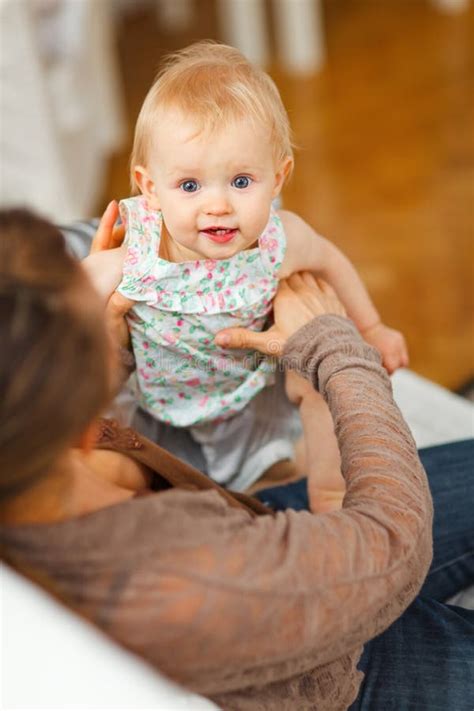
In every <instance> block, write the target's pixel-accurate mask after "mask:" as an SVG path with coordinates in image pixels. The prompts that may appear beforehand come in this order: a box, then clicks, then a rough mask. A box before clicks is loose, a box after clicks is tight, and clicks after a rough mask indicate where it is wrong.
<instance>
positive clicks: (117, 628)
mask: <svg viewBox="0 0 474 711" xmlns="http://www.w3.org/2000/svg"><path fill="white" fill-rule="evenodd" d="M284 360H285V361H286V363H287V365H288V364H291V366H292V367H295V368H297V369H298V371H299V372H300V373H302V374H303V375H305V376H306V377H307V378H310V379H311V380H312V381H313V383H314V384H315V386H316V387H318V388H319V390H320V392H322V393H323V395H324V397H325V398H326V399H327V401H328V404H329V407H330V409H331V412H332V414H333V417H334V421H335V425H336V434H337V437H338V439H339V444H340V448H341V455H342V466H343V474H344V476H345V478H346V481H347V494H346V497H345V499H344V508H343V510H342V511H338V512H334V513H331V514H325V515H319V516H318V515H313V514H311V513H309V512H299V513H296V512H294V511H286V512H284V513H278V514H275V515H259V516H258V515H255V514H254V513H253V512H250V511H249V510H248V509H247V508H245V507H241V506H239V505H238V504H235V502H230V500H229V498H228V497H227V498H225V497H224V496H223V495H222V494H221V493H220V492H219V489H218V487H215V486H214V485H212V484H211V487H212V488H211V489H210V490H201V491H200V490H199V489H202V488H204V487H205V486H209V484H208V480H207V479H206V480H205V481H206V482H207V483H206V484H202V481H203V480H202V479H201V478H200V477H199V475H197V476H196V475H195V473H194V472H193V470H191V469H190V468H189V467H186V466H185V465H184V464H179V465H176V466H175V467H174V463H175V461H176V460H174V458H173V457H171V455H167V454H164V453H163V452H162V450H160V449H159V448H158V447H156V446H155V445H152V444H151V443H148V442H146V441H145V440H143V439H141V438H139V437H137V436H136V435H135V434H133V433H131V432H130V431H120V430H118V429H117V428H116V427H114V426H110V427H106V428H105V429H104V432H103V441H102V446H104V447H108V448H114V449H117V450H120V451H122V452H127V453H128V454H130V456H134V457H136V458H138V459H140V460H141V461H144V462H147V463H148V464H151V465H152V466H153V467H154V468H155V470H156V471H158V472H160V473H161V474H163V478H164V479H166V480H167V481H169V482H171V484H173V485H174V487H175V488H171V489H168V490H166V491H163V492H161V493H157V494H154V495H150V496H146V497H142V498H135V499H132V500H129V501H126V502H124V503H121V504H118V505H115V506H111V507H109V508H106V509H102V510H100V511H97V512H95V513H92V514H88V515H87V516H83V517H81V518H76V519H73V520H69V521H66V522H62V523H57V524H48V525H36V526H18V527H8V528H4V529H3V530H2V538H3V544H4V545H5V546H6V547H7V549H8V550H9V551H10V552H11V555H12V556H13V557H14V558H17V559H18V560H20V561H22V562H23V564H25V563H26V564H27V565H28V566H29V567H30V569H33V570H38V571H41V573H42V574H43V575H44V574H46V575H47V576H49V577H50V578H51V579H52V580H53V581H54V584H55V585H56V586H57V588H58V589H59V590H60V591H61V594H62V595H63V596H64V597H65V598H66V599H68V600H69V601H70V604H71V605H72V606H74V607H75V608H76V609H78V610H79V611H81V612H82V613H83V614H85V615H87V616H88V617H90V618H91V619H92V620H93V621H94V622H95V623H96V624H97V625H99V626H100V627H101V628H103V629H104V630H105V631H106V632H108V633H109V634H110V635H111V636H112V637H114V638H115V639H116V640H118V641H119V642H120V643H122V644H123V645H124V646H126V647H128V648H129V649H132V650H134V651H135V652H137V653H138V654H139V655H140V656H142V657H144V658H145V659H146V660H148V661H149V662H150V663H151V664H153V665H155V666H156V667H157V668H158V669H160V670H161V671H163V672H164V673H165V674H167V675H169V676H170V677H171V678H173V679H175V680H176V681H178V682H180V683H182V684H184V685H185V686H187V687H189V688H191V689H193V690H195V691H198V692H200V693H202V694H204V695H207V696H209V697H210V698H212V699H213V700H214V701H215V702H216V703H217V704H218V705H219V706H221V707H222V708H223V709H245V710H246V709H252V710H253V709H255V710H257V709H259V710H262V711H263V710H266V709H268V710H270V709H271V710H272V711H274V710H278V711H304V710H305V709H314V710H316V709H317V711H342V710H343V709H346V708H347V707H348V706H349V705H350V703H351V702H352V701H353V700H354V698H355V696H356V695H357V689H358V686H359V684H360V681H361V674H360V672H358V671H357V670H356V664H357V661H358V659H359V656H360V653H361V645H363V644H364V642H366V641H367V640H369V639H371V638H372V637H374V636H375V635H377V634H378V633H380V632H381V631H382V630H384V629H385V628H386V627H387V626H388V625H390V623H391V622H393V621H394V620H395V619H396V618H397V617H398V616H399V615H400V614H401V613H402V611H403V610H404V609H405V608H406V607H407V606H408V604H409V603H410V602H411V601H412V600H413V598H414V597H415V595H416V593H417V591H418V589H419V588H420V586H421V584H422V582H423V580H424V577H425V575H426V572H427V570H428V566H429V563H430V559H431V518H432V507H431V500H430V494H429V490H428V485H427V481H426V477H425V474H424V471H423V468H422V466H421V464H420V461H419V459H418V456H417V452H416V448H415V445H414V442H413V440H412V438H411V436H410V433H409V431H408V428H407V426H406V425H405V423H404V421H403V419H402V417H401V415H400V413H399V411H398V409H397V407H396V405H395V404H394V402H393V400H392V396H391V389H390V382H389V379H388V377H387V375H386V373H385V371H384V370H383V368H382V367H381V365H380V359H379V357H378V355H377V353H376V352H375V351H374V350H373V349H372V348H370V347H369V346H368V345H367V344H365V343H364V342H363V341H362V340H361V338H360V336H359V335H358V333H357V331H356V329H355V328H354V326H353V325H352V324H351V323H350V322H348V321H346V320H345V319H343V318H341V317H338V316H322V317H319V318H317V319H315V320H314V321H313V322H311V323H310V324H308V325H307V326H306V327H305V328H303V329H301V330H300V331H298V333H297V334H295V336H293V338H292V339H291V340H290V341H289V343H288V345H287V348H286V353H285V358H284ZM173 479H174V480H173ZM186 482H188V483H186ZM189 482H191V483H189ZM200 482H201V483H200ZM177 487H180V488H177ZM191 489H195V490H191ZM196 489H197V490H196ZM59 654H61V650H59V649H58V655H59Z"/></svg>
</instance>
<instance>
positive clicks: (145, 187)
mask: <svg viewBox="0 0 474 711" xmlns="http://www.w3.org/2000/svg"><path fill="white" fill-rule="evenodd" d="M133 176H134V178H135V182H136V184H137V185H138V187H139V188H140V192H141V193H142V194H143V195H144V196H145V197H146V199H147V201H148V204H149V206H150V207H151V208H152V209H153V210H159V209H160V205H159V202H158V196H157V194H156V188H155V183H154V181H153V180H152V178H151V177H150V175H149V173H148V171H147V169H146V168H144V167H143V166H142V165H136V166H135V167H134V169H133Z"/></svg>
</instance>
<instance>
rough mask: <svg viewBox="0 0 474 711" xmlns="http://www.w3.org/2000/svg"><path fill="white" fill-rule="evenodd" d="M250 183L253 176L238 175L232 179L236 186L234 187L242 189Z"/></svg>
mask: <svg viewBox="0 0 474 711" xmlns="http://www.w3.org/2000/svg"><path fill="white" fill-rule="evenodd" d="M250 183H251V178H248V177H247V176H246V175H238V176H237V177H236V178H234V179H233V181H232V185H233V186H234V188H239V189H240V190H242V189H243V188H248V186H249V185H250Z"/></svg>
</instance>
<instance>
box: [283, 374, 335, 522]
mask: <svg viewBox="0 0 474 711" xmlns="http://www.w3.org/2000/svg"><path fill="white" fill-rule="evenodd" d="M286 389H287V393H288V397H289V399H290V400H292V401H293V402H295V401H296V402H299V407H300V415H301V420H302V423H303V438H302V441H300V442H299V443H298V445H297V467H298V469H302V468H303V469H304V471H306V473H307V477H308V498H309V505H310V509H311V511H314V512H317V513H324V512H326V511H333V510H336V509H340V508H341V504H342V499H343V497H344V492H345V489H346V485H345V481H344V479H343V477H342V474H341V458H340V454H339V447H338V444H337V440H336V436H335V434H334V425H333V421H332V417H331V413H330V412H329V408H328V406H327V405H326V403H325V401H324V399H323V398H322V396H321V395H320V394H319V393H318V392H316V390H314V388H313V387H312V385H311V384H310V383H309V382H308V381H307V380H304V378H302V377H301V376H299V375H296V374H295V373H291V372H290V373H288V374H287V381H286Z"/></svg>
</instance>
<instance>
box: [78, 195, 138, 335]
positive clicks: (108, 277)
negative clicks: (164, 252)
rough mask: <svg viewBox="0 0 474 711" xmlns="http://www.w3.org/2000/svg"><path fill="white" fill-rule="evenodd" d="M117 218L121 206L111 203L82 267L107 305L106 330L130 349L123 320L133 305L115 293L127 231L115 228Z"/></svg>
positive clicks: (120, 273)
mask: <svg viewBox="0 0 474 711" xmlns="http://www.w3.org/2000/svg"><path fill="white" fill-rule="evenodd" d="M118 215H119V210H118V205H117V203H116V201H115V200H112V202H110V203H109V204H108V205H107V208H106V210H105V212H104V214H103V215H102V218H101V220H100V224H99V227H98V229H97V232H96V234H95V237H94V239H93V240H92V245H91V250H90V255H89V256H88V257H86V258H85V259H84V260H83V261H82V265H83V267H84V269H85V270H86V272H87V274H88V276H89V278H90V279H91V281H92V283H93V284H94V286H95V288H96V290H97V291H98V292H99V294H100V296H101V297H102V298H103V299H104V300H105V301H106V303H107V306H106V318H107V326H108V329H109V331H110V333H111V335H112V338H113V339H114V342H116V343H118V344H119V345H120V346H123V347H127V345H128V343H129V340H130V337H129V333H128V328H127V324H126V322H125V318H124V317H125V314H126V313H127V312H128V311H129V310H130V308H131V307H132V306H133V301H131V300H130V299H127V298H125V296H122V294H119V293H118V292H117V291H115V289H116V288H117V286H118V285H119V284H120V281H121V279H122V266H123V260H124V256H125V255H124V250H123V249H122V242H123V240H124V236H125V227H124V226H123V225H117V224H116V222H117V218H118Z"/></svg>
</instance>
